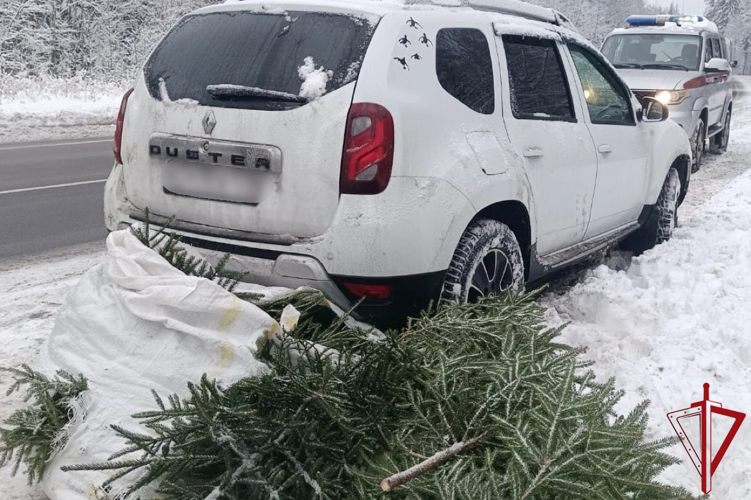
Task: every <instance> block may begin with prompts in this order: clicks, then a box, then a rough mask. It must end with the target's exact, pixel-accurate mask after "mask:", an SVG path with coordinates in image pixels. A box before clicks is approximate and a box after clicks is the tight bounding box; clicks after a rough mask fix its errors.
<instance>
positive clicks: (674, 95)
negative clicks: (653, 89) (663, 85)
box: [655, 90, 691, 105]
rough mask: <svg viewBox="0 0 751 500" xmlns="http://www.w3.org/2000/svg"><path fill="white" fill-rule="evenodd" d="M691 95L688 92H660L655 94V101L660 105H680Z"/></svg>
mask: <svg viewBox="0 0 751 500" xmlns="http://www.w3.org/2000/svg"><path fill="white" fill-rule="evenodd" d="M690 95H691V92H689V91H688V90H660V91H659V92H657V94H655V99H657V100H658V101H660V102H661V103H662V104H666V105H667V104H680V103H682V102H683V101H685V100H686V98H688V96H690Z"/></svg>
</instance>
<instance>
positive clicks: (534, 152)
mask: <svg viewBox="0 0 751 500" xmlns="http://www.w3.org/2000/svg"><path fill="white" fill-rule="evenodd" d="M544 155H545V152H544V151H543V150H542V149H540V148H529V149H525V150H524V157H525V158H539V157H540V156H544Z"/></svg>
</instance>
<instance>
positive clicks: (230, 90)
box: [206, 84, 308, 104]
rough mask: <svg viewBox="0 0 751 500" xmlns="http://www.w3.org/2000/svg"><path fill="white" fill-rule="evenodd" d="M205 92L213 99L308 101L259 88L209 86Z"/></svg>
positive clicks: (226, 85)
mask: <svg viewBox="0 0 751 500" xmlns="http://www.w3.org/2000/svg"><path fill="white" fill-rule="evenodd" d="M206 90H207V91H208V93H209V94H211V96H212V97H214V98H215V99H243V98H245V99H266V100H269V101H282V102H296V103H301V104H305V103H307V102H308V100H307V99H306V98H304V97H302V96H299V95H295V94H290V93H288V92H279V91H277V90H266V89H262V88H259V87H246V86H244V85H232V84H221V85H209V86H208V87H206Z"/></svg>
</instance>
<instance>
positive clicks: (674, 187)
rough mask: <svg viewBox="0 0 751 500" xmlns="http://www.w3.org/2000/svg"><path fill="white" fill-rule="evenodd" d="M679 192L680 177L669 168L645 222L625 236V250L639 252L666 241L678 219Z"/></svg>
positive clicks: (673, 169)
mask: <svg viewBox="0 0 751 500" xmlns="http://www.w3.org/2000/svg"><path fill="white" fill-rule="evenodd" d="M680 193H681V178H680V176H679V175H678V170H676V169H675V168H671V169H670V170H669V171H668V175H667V177H666V178H665V183H664V184H663V185H662V190H661V191H660V196H659V197H658V198H657V203H656V204H655V206H654V207H653V208H652V212H651V213H650V214H649V217H648V218H647V221H646V223H645V224H644V225H643V226H642V227H640V228H639V229H637V230H636V231H635V232H634V233H633V234H631V235H630V236H629V237H628V238H626V239H625V240H624V241H623V243H622V246H623V247H624V248H626V249H627V250H632V251H634V252H637V253H640V252H643V251H645V250H649V249H650V248H652V247H654V246H655V245H659V244H660V243H664V242H666V241H668V240H669V239H670V237H671V236H672V235H673V229H675V224H676V222H677V220H678V198H679V197H680Z"/></svg>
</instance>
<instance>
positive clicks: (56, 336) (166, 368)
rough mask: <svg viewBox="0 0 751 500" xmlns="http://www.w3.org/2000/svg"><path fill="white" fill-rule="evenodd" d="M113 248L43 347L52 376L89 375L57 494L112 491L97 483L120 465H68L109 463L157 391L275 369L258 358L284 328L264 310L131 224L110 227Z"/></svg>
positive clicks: (60, 458) (55, 465)
mask: <svg viewBox="0 0 751 500" xmlns="http://www.w3.org/2000/svg"><path fill="white" fill-rule="evenodd" d="M107 250H108V256H107V260H106V262H105V263H104V264H101V265H99V266H97V267H95V268H93V269H91V270H90V271H89V272H88V273H86V274H85V275H84V276H83V277H82V278H81V281H80V282H79V284H78V285H77V286H76V287H75V289H74V290H73V291H72V292H71V293H70V295H69V296H68V298H67V300H66V303H65V304H64V305H63V307H62V308H61V310H60V313H59V315H58V318H57V322H56V323H55V327H54V329H53V331H52V334H51V335H50V337H49V338H48V339H47V341H46V343H45V345H44V346H43V347H42V353H41V361H40V370H41V371H42V372H43V373H45V374H47V375H53V374H54V372H55V371H56V370H58V369H63V370H66V371H68V372H70V373H73V374H79V373H81V374H83V375H84V376H86V377H87V378H88V380H89V390H88V391H87V393H86V395H85V397H84V398H82V401H81V405H80V406H81V409H82V410H83V415H82V414H81V411H80V410H79V411H78V412H77V415H76V416H75V418H74V420H73V422H72V423H71V424H70V425H69V428H68V442H67V445H66V446H65V447H64V448H63V449H62V450H60V451H59V452H58V453H57V454H56V455H54V456H53V457H52V459H51V460H50V463H49V464H48V465H47V469H46V471H45V474H44V479H43V481H42V485H43V488H44V491H45V493H46V494H47V495H49V497H50V499H51V500H79V499H81V500H83V499H86V500H88V499H94V498H105V496H104V495H103V494H102V492H101V491H100V492H96V491H95V489H96V487H97V486H99V485H100V484H101V483H102V481H103V480H105V479H107V477H109V476H110V475H111V474H113V472H101V471H98V472H62V471H61V470H60V467H62V466H65V465H74V464H82V463H92V462H102V461H105V460H106V459H107V458H108V457H109V456H110V455H112V454H113V453H115V452H117V451H119V450H121V449H123V448H124V445H125V441H124V440H123V439H122V438H120V437H118V436H117V435H116V434H115V432H114V431H113V430H112V429H111V428H110V425H111V424H116V425H119V426H122V427H125V428H127V429H132V430H139V426H138V425H137V422H136V421H135V420H134V419H132V418H130V415H132V414H134V413H137V412H142V411H149V410H154V409H156V404H155V403H154V400H153V398H152V395H151V389H154V390H156V391H157V393H159V395H160V396H162V397H163V398H164V399H165V400H166V397H167V396H168V395H170V394H175V393H176V394H178V395H180V396H186V395H187V394H188V391H187V387H186V383H187V382H188V381H194V382H197V381H198V380H199V379H200V377H201V376H202V375H203V374H204V373H206V374H207V375H208V376H209V377H210V378H216V379H217V380H218V381H219V382H220V383H221V384H222V385H225V386H226V385H229V384H231V383H233V382H235V381H237V380H239V379H241V378H243V377H249V376H259V375H261V374H263V373H264V372H265V371H266V370H267V367H266V365H264V364H263V363H261V362H260V361H258V360H256V358H255V357H254V354H255V353H256V350H257V342H259V341H260V340H262V339H264V338H266V337H267V336H270V335H273V334H276V333H279V332H281V328H280V326H279V324H278V323H277V321H275V320H274V319H273V318H271V317H270V316H269V315H267V314H266V313H265V312H263V311H262V310H261V309H259V308H258V307H256V306H254V305H252V304H250V303H248V302H245V301H242V300H240V299H238V298H237V297H235V296H234V295H233V294H231V293H229V292H227V291H226V290H224V289H223V288H221V287H220V286H218V285H217V284H215V283H213V282H211V281H209V280H207V279H203V278H195V277H190V276H186V275H185V274H183V273H182V272H181V271H179V270H177V269H175V268H174V267H172V266H171V265H170V264H169V263H167V262H166V261H165V260H164V259H163V258H162V257H161V256H159V255H158V254H157V253H156V252H154V251H153V250H151V249H149V248H147V247H145V246H144V245H143V244H142V243H141V242H140V241H138V239H137V238H136V237H135V236H133V235H132V234H131V233H130V231H129V230H124V231H117V232H114V233H112V234H110V235H109V237H108V238H107ZM82 416H84V418H81V417H82ZM140 430H141V431H142V430H143V429H140ZM121 481H122V480H121ZM126 481H127V478H126Z"/></svg>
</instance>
